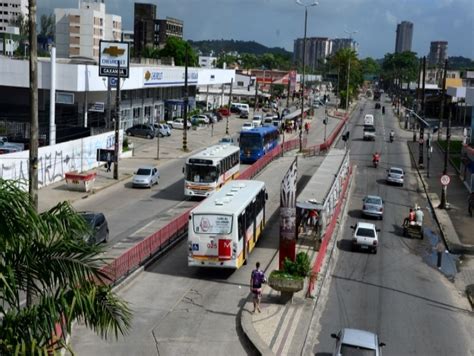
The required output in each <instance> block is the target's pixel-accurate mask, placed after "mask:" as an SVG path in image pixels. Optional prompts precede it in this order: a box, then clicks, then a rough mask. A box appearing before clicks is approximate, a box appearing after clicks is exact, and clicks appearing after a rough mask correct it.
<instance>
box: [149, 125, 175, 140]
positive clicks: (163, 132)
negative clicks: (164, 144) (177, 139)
mask: <svg viewBox="0 0 474 356" xmlns="http://www.w3.org/2000/svg"><path fill="white" fill-rule="evenodd" d="M153 126H154V128H155V132H156V133H157V134H158V135H160V137H165V136H171V128H170V127H169V126H168V124H154V125H153Z"/></svg>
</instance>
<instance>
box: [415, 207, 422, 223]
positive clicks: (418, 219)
mask: <svg viewBox="0 0 474 356" xmlns="http://www.w3.org/2000/svg"><path fill="white" fill-rule="evenodd" d="M423 217H424V214H423V211H422V210H421V208H420V207H419V206H418V205H417V206H416V211H415V220H416V224H417V225H419V226H423Z"/></svg>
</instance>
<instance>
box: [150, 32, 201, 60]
mask: <svg viewBox="0 0 474 356" xmlns="http://www.w3.org/2000/svg"><path fill="white" fill-rule="evenodd" d="M186 48H187V51H188V65H189V66H197V64H198V57H197V54H196V52H195V51H194V50H193V49H192V47H191V46H190V45H189V43H187V42H186V41H184V40H182V39H180V38H176V37H169V38H168V39H167V40H166V45H165V47H164V48H163V49H162V50H161V51H160V52H159V56H160V57H172V58H174V63H175V64H176V65H177V66H184V58H185V53H186Z"/></svg>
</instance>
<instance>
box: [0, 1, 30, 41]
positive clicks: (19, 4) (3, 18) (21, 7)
mask: <svg viewBox="0 0 474 356" xmlns="http://www.w3.org/2000/svg"><path fill="white" fill-rule="evenodd" d="M20 15H22V16H23V17H24V18H27V17H28V0H2V1H0V33H1V32H7V27H8V26H9V25H10V24H11V22H12V21H15V20H16V19H17V18H18V16H20Z"/></svg>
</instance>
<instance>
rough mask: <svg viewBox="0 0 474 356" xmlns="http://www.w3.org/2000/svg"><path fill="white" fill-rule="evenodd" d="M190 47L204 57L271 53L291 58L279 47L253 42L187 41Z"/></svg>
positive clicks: (289, 54)
mask: <svg viewBox="0 0 474 356" xmlns="http://www.w3.org/2000/svg"><path fill="white" fill-rule="evenodd" d="M189 44H190V45H191V47H193V48H194V49H195V50H196V51H201V52H202V53H203V54H204V55H208V54H209V53H211V52H214V55H215V56H217V55H219V54H221V53H229V52H237V53H249V54H254V55H257V56H259V55H262V54H265V53H271V54H274V55H275V54H276V55H283V56H291V54H292V53H291V52H288V51H287V50H285V49H284V48H279V47H273V48H270V47H266V46H264V45H262V44H260V43H257V42H255V41H235V40H206V41H189Z"/></svg>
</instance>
